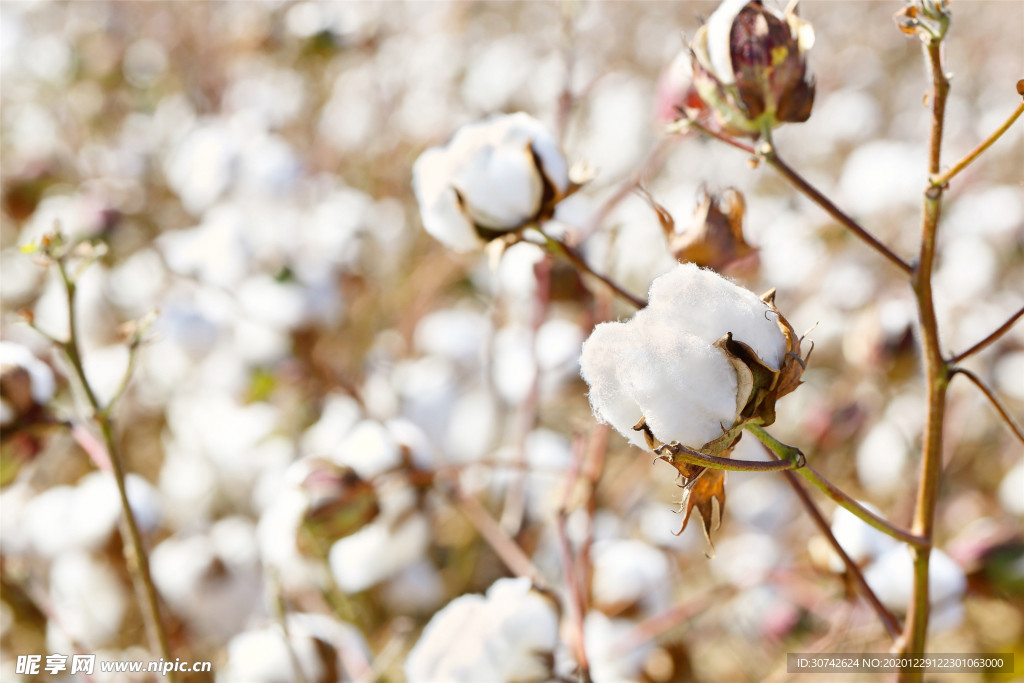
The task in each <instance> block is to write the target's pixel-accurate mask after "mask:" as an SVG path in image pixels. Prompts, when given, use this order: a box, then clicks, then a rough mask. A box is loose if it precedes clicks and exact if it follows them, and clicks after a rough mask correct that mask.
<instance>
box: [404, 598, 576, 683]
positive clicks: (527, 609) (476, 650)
mask: <svg viewBox="0 0 1024 683" xmlns="http://www.w3.org/2000/svg"><path fill="white" fill-rule="evenodd" d="M453 642H458V643H459V647H454V648H453V647H451V644H452V643H453ZM557 643H558V613H557V611H556V610H555V607H554V606H553V605H552V603H551V601H550V600H549V599H548V598H547V597H545V596H543V595H541V594H540V593H537V592H536V591H533V590H532V589H531V585H530V581H529V580H528V579H525V578H518V579H499V580H498V581H496V582H495V583H494V584H493V585H492V586H491V587H490V588H489V589H488V590H487V594H486V596H482V595H464V596H462V597H459V598H456V599H455V600H453V601H452V602H450V603H448V605H447V606H445V607H444V608H443V609H442V610H441V611H439V612H437V613H436V614H435V615H434V617H433V618H432V619H431V620H430V622H429V623H428V624H427V626H426V628H425V629H423V633H422V634H421V636H420V639H419V641H418V642H417V643H416V645H415V646H414V647H413V649H412V651H411V652H410V653H409V657H408V658H407V659H406V662H405V675H406V677H407V678H408V679H409V681H410V683H430V682H433V681H439V680H480V681H485V680H501V681H511V680H515V681H542V680H547V679H548V678H549V677H550V674H551V671H550V668H549V666H548V665H547V664H546V663H545V655H548V656H550V654H551V653H553V652H554V650H555V647H556V645H557Z"/></svg>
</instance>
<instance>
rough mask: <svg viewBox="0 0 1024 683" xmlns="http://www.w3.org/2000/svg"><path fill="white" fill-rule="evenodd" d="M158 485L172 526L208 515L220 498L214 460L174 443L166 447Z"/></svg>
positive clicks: (204, 517) (191, 521)
mask: <svg viewBox="0 0 1024 683" xmlns="http://www.w3.org/2000/svg"><path fill="white" fill-rule="evenodd" d="M158 486H159V490H160V496H161V499H162V500H163V501H164V503H165V514H166V518H167V523H168V525H169V526H171V527H172V528H176V529H180V528H182V527H184V526H186V525H188V524H192V523H194V522H195V521H197V520H203V519H207V518H208V517H209V516H210V515H211V513H212V511H213V508H214V506H215V504H216V502H217V472H216V470H215V469H214V467H213V465H212V463H210V461H209V460H207V459H206V458H203V457H201V456H200V455H198V454H196V453H194V452H190V451H185V450H181V449H177V448H176V447H174V446H173V445H171V446H170V447H169V448H166V449H165V455H164V463H163V467H162V468H161V469H160V479H159V482H158Z"/></svg>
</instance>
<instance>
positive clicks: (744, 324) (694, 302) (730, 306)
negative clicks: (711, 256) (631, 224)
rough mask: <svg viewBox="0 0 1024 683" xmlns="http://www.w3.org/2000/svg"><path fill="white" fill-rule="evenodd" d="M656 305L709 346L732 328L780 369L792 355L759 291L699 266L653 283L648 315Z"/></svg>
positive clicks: (685, 266)
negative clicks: (787, 356) (787, 351)
mask: <svg viewBox="0 0 1024 683" xmlns="http://www.w3.org/2000/svg"><path fill="white" fill-rule="evenodd" d="M654 309H657V310H658V312H659V314H660V315H663V316H666V315H667V316H671V317H672V325H673V326H678V327H679V328H681V329H683V330H686V331H688V332H690V333H691V334H693V335H695V336H697V337H698V338H700V339H702V340H703V341H705V342H706V343H708V344H713V343H714V342H716V341H717V340H718V339H719V338H720V337H722V336H724V335H725V334H726V333H727V332H732V336H733V339H736V340H737V341H741V342H743V343H744V344H746V345H747V346H749V347H750V348H752V349H753V350H754V353H756V354H757V356H758V358H760V359H761V361H762V362H764V363H765V364H767V365H768V366H769V367H770V368H772V369H774V370H777V369H778V368H779V367H780V366H781V364H782V359H783V358H784V356H785V354H786V340H785V337H783V335H782V331H781V330H780V329H779V326H778V324H777V315H776V314H774V313H772V312H771V311H770V309H769V308H768V306H767V305H766V304H765V303H764V302H763V301H761V299H760V298H759V297H758V296H757V295H756V294H754V293H753V292H751V291H750V290H747V289H744V288H742V287H739V286H737V285H734V284H732V283H731V282H730V281H729V280H726V279H725V278H723V277H722V276H721V275H718V274H717V273H715V272H714V271H711V270H704V269H701V268H698V267H697V266H696V265H695V264H692V263H687V264H683V265H680V266H678V267H677V268H674V269H673V270H671V271H670V272H668V273H666V274H665V275H662V276H661V277H659V278H658V279H656V280H655V281H654V282H653V283H652V284H651V291H650V304H649V306H648V308H647V309H645V310H646V311H648V313H647V315H652V316H653V315H654V314H652V313H650V311H651V310H654Z"/></svg>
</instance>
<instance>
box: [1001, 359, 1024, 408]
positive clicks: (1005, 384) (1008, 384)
mask: <svg viewBox="0 0 1024 683" xmlns="http://www.w3.org/2000/svg"><path fill="white" fill-rule="evenodd" d="M1021 377H1024V351H1010V352H1009V353H1006V354H1004V355H1002V356H1001V357H1000V358H999V360H998V361H996V367H995V378H996V385H997V389H998V390H999V391H1002V392H1003V393H1005V394H1007V395H1008V396H1013V397H1014V398H1016V399H1018V400H1021V401H1024V382H1021V381H1020V378H1021Z"/></svg>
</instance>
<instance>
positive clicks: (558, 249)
mask: <svg viewBox="0 0 1024 683" xmlns="http://www.w3.org/2000/svg"><path fill="white" fill-rule="evenodd" d="M541 234H543V235H544V238H545V241H546V243H547V247H548V249H550V250H551V251H552V252H554V253H556V254H560V255H561V256H563V257H564V258H565V259H566V260H567V261H568V262H569V263H571V264H572V265H573V266H575V267H576V268H578V269H579V270H581V271H583V272H584V273H587V274H589V275H591V276H593V277H596V278H597V279H598V280H600V281H601V282H603V283H604V284H605V285H607V286H608V288H609V289H611V290H612V291H613V292H615V293H616V294H618V295H619V297H621V298H622V299H624V300H626V301H628V302H629V303H631V304H633V305H634V306H636V307H637V308H643V307H644V306H646V305H647V302H646V301H644V300H643V299H641V298H639V297H637V296H634V295H632V294H630V293H629V292H627V291H626V290H625V289H623V288H622V287H620V286H619V285H618V284H616V283H615V282H614V281H612V280H611V279H610V278H608V277H606V276H604V275H601V274H599V273H597V272H595V271H594V269H593V268H591V267H590V266H589V265H587V262H586V261H585V260H583V257H582V256H580V255H579V253H578V252H577V251H576V250H575V249H574V248H573V247H571V246H569V245H568V244H566V243H565V242H562V241H560V240H557V239H555V238H554V237H551V236H550V235H548V234H546V233H541Z"/></svg>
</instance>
